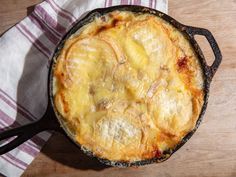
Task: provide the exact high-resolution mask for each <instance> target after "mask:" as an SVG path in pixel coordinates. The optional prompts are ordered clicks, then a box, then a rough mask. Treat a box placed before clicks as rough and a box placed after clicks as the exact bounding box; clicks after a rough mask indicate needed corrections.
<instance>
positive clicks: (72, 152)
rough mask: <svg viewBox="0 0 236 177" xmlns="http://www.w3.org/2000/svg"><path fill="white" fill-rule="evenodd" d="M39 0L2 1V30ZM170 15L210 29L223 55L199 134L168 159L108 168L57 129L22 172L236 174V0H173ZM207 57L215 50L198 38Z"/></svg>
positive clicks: (151, 176)
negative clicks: (127, 166) (83, 151)
mask: <svg viewBox="0 0 236 177" xmlns="http://www.w3.org/2000/svg"><path fill="white" fill-rule="evenodd" d="M38 2H40V0H33V1H32V0H21V1H19V0H0V4H1V5H0V33H2V32H3V31H5V30H6V29H7V28H9V27H10V26H12V25H14V24H15V23H16V22H18V21H19V20H21V19H22V18H23V17H24V16H25V15H26V14H27V7H30V6H32V5H34V4H36V3H38ZM169 14H170V15H171V16H172V17H174V18H175V19H177V20H179V21H180V22H182V23H184V24H187V25H191V26H198V27H203V28H207V29H209V30H210V31H211V32H212V33H213V35H214V37H215V38H216V40H217V42H218V44H219V46H220V48H221V50H222V54H223V62H222V64H221V66H220V68H219V70H218V71H217V73H216V75H215V77H214V79H213V82H212V84H211V91H210V98H209V104H208V109H207V111H206V114H205V116H204V120H203V122H202V124H201V125H200V127H199V129H198V130H197V132H196V133H195V134H194V136H193V137H192V138H191V139H190V140H189V141H188V142H187V143H186V145H185V146H183V147H182V148H181V149H180V150H179V151H178V152H177V153H175V154H174V155H173V156H172V157H171V158H170V159H169V160H168V161H166V162H164V163H161V164H153V165H148V166H144V167H139V168H125V169H118V168H112V167H110V168H107V167H104V166H103V165H101V164H100V163H99V162H97V161H96V160H94V159H91V158H89V157H87V156H85V155H84V154H83V153H81V151H79V150H78V148H76V147H75V146H74V145H73V144H72V143H71V142H69V141H68V139H67V138H66V137H64V136H63V135H61V134H58V133H56V134H55V135H54V136H53V137H52V138H51V139H50V140H49V141H48V143H47V144H46V145H45V146H44V148H43V150H42V152H41V153H40V154H39V155H38V156H37V158H36V159H35V160H34V161H33V163H32V164H31V165H30V166H29V168H28V169H27V170H26V171H25V173H24V174H23V176H24V177H30V176H63V177H64V176H70V177H71V176H83V177H87V176H88V177H107V176H110V177H124V176H125V177H128V176H130V177H144V176H145V177H146V176H148V177H157V176H164V177H172V176H173V177H185V176H186V177H187V176H188V177H198V176H201V177H212V176H214V177H222V176H224V177H226V176H227V177H229V176H231V177H235V176H236V59H235V57H236V47H235V46H236V1H235V0H228V1H221V0H185V1H182V0H169ZM197 39H198V40H199V42H200V45H201V48H202V49H204V54H205V56H206V57H207V58H208V59H209V62H211V61H212V52H211V50H210V48H209V45H208V44H207V43H206V42H205V40H203V38H197Z"/></svg>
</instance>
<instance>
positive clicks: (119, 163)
mask: <svg viewBox="0 0 236 177" xmlns="http://www.w3.org/2000/svg"><path fill="white" fill-rule="evenodd" d="M116 10H118V11H130V12H134V13H141V14H143V13H148V14H152V15H156V16H158V17H160V18H162V19H164V20H165V21H167V22H169V23H170V24H172V25H173V26H174V27H175V28H177V29H178V30H179V31H180V32H182V33H183V34H184V35H185V36H186V37H187V39H188V40H189V41H190V43H191V45H192V47H193V49H194V51H195V53H196V54H197V56H198V58H199V62H200V65H201V68H202V71H203V77H204V94H205V95H204V103H203V106H202V110H201V113H200V115H199V117H198V120H197V122H196V125H195V127H194V129H193V130H192V131H190V132H189V133H188V134H187V135H185V137H184V138H183V139H182V140H181V142H180V143H179V144H177V145H176V147H175V148H174V149H170V150H168V151H166V152H164V154H163V156H162V157H159V158H158V157H154V158H151V159H146V160H139V161H133V162H126V161H111V160H108V159H104V158H100V157H98V156H96V155H95V154H93V152H91V151H90V150H87V149H86V148H85V147H83V146H82V145H80V144H79V143H78V142H77V141H76V140H75V138H74V137H73V135H72V134H71V133H70V131H69V130H68V129H67V127H66V125H65V124H64V122H63V121H62V120H63V117H62V116H61V115H60V113H59V112H58V111H57V109H56V108H55V105H54V101H53V71H54V67H55V64H56V60H57V57H58V55H59V54H60V51H61V49H62V48H63V46H64V44H65V41H66V40H67V39H68V38H69V37H70V36H71V35H72V34H74V33H75V32H76V31H77V30H78V29H80V28H81V27H83V26H84V25H86V24H88V23H89V22H92V21H93V20H94V18H95V17H99V16H102V15H105V14H107V13H109V12H112V11H116ZM189 27H190V26H186V25H183V24H182V23H180V22H178V21H176V20H175V19H174V18H172V17H170V16H168V15H166V14H165V13H163V12H160V11H158V10H155V9H151V8H148V7H144V6H136V5H119V6H111V7H107V8H98V9H94V10H92V11H90V12H89V13H88V14H87V15H86V16H85V17H84V18H82V19H81V20H79V21H78V22H76V24H75V25H74V26H73V27H72V28H71V29H70V30H69V31H68V32H67V33H66V34H65V35H64V37H63V38H62V40H61V41H60V43H59V44H58V45H57V47H56V49H55V52H54V54H53V57H52V60H51V63H50V67H49V75H48V77H49V78H48V96H49V100H50V101H49V104H50V105H51V107H52V109H53V111H54V113H55V115H56V116H55V117H56V119H57V120H58V122H59V123H60V126H61V127H62V129H63V131H64V133H65V134H66V135H67V137H68V138H69V139H70V140H71V141H72V142H73V143H75V144H76V145H77V146H78V147H79V148H80V149H81V150H82V151H83V152H84V153H85V154H87V155H88V156H92V157H93V158H94V157H95V158H96V159H98V160H99V161H100V162H101V163H103V164H106V165H109V166H116V167H130V166H142V165H147V164H152V163H159V162H163V161H165V160H167V159H168V158H170V156H171V155H173V153H175V152H176V151H177V150H178V149H179V148H181V147H182V146H183V145H184V144H185V143H186V142H187V141H188V140H189V139H190V138H191V137H192V135H193V134H194V133H195V131H196V130H197V128H198V127H199V125H200V123H201V121H202V119H203V115H204V113H205V110H206V107H207V103H208V97H209V87H210V82H211V79H212V77H213V76H212V75H211V74H210V71H209V67H208V66H207V64H206V62H205V58H204V55H203V53H202V51H201V49H200V47H199V45H198V44H197V42H196V41H195V39H194V38H193V36H192V35H190V34H189V33H188V31H187V29H188V28H189Z"/></svg>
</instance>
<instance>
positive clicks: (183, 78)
mask: <svg viewBox="0 0 236 177" xmlns="http://www.w3.org/2000/svg"><path fill="white" fill-rule="evenodd" d="M54 80H55V85H54V90H55V91H54V92H55V95H54V102H55V105H56V108H57V109H58V111H59V112H60V114H61V115H62V116H63V117H64V120H63V121H65V122H66V123H67V125H68V127H69V128H70V130H71V131H72V132H73V133H74V134H75V136H76V140H77V141H78V143H80V144H81V145H82V146H84V147H86V148H87V149H89V150H91V151H92V152H93V153H94V154H95V155H97V156H99V157H102V158H107V159H109V160H124V161H136V160H143V159H149V158H152V157H160V156H161V155H162V153H163V151H165V150H167V149H169V148H173V147H175V146H176V145H177V144H178V143H179V141H181V139H182V138H183V137H184V136H185V135H186V134H187V133H188V132H189V131H191V130H192V129H193V128H194V127H195V124H196V121H197V118H198V117H199V114H200V111H201V108H202V105H203V97H204V92H203V78H202V70H201V67H200V64H199V62H198V58H197V56H196V55H195V53H194V51H193V49H192V47H191V45H190V44H189V42H188V41H187V39H185V37H184V36H183V35H182V34H181V33H180V32H179V31H178V30H176V29H175V28H174V27H173V26H171V25H170V24H169V23H167V22H165V21H164V20H162V19H160V18H158V17H155V16H152V15H138V14H133V13H130V12H118V11H116V12H112V13H110V14H108V15H106V16H104V17H101V18H97V19H95V20H94V21H93V22H91V23H90V24H88V25H86V26H85V27H83V28H82V29H81V30H80V31H78V32H77V33H76V34H75V35H73V36H72V37H71V38H70V39H68V40H67V42H66V44H65V46H64V48H63V50H62V52H61V54H60V56H59V57H58V60H57V64H56V68H55V71H54Z"/></svg>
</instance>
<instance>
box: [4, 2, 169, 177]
mask: <svg viewBox="0 0 236 177" xmlns="http://www.w3.org/2000/svg"><path fill="white" fill-rule="evenodd" d="M120 4H135V5H142V6H148V7H152V8H156V9H159V10H161V11H163V12H165V13H167V0H99V1H98V0H89V1H86V0H46V1H44V2H42V3H41V4H38V5H36V6H35V9H34V11H33V12H32V13H31V14H30V15H29V16H28V17H26V18H25V19H24V20H22V21H21V22H19V23H18V24H17V25H15V26H14V27H12V28H11V29H10V30H9V31H7V32H6V33H5V34H4V35H2V36H1V38H0V56H1V57H0V132H2V131H4V130H6V129H8V128H9V127H10V128H13V127H18V126H21V125H24V124H27V123H29V122H32V121H35V120H37V119H39V118H40V117H41V116H42V115H43V113H44V112H45V110H46V106H47V93H46V92H47V75H48V63H49V61H50V59H51V57H52V54H53V51H54V49H55V47H56V45H57V44H58V42H59V41H60V39H61V38H62V37H63V35H64V34H65V33H66V31H68V30H69V29H70V27H71V26H72V25H73V24H74V23H75V22H76V20H77V19H78V18H79V17H80V16H81V15H82V14H83V13H84V12H87V11H89V10H91V9H94V8H99V7H108V6H113V5H120ZM49 137H50V133H49V132H43V133H40V134H38V135H36V136H35V137H33V138H32V139H31V140H29V141H27V142H25V143H24V144H22V145H20V146H19V147H18V148H16V149H14V150H12V151H10V152H9V153H6V154H4V155H2V156H0V175H1V174H2V175H5V176H9V177H15V176H20V175H21V174H22V173H23V171H24V170H25V169H26V168H27V166H28V165H29V164H30V163H31V162H32V160H33V159H34V158H35V157H36V155H37V154H38V153H39V151H40V149H41V147H42V146H43V145H44V144H45V142H46V141H47V140H48V138H49Z"/></svg>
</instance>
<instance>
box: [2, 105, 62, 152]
mask: <svg viewBox="0 0 236 177" xmlns="http://www.w3.org/2000/svg"><path fill="white" fill-rule="evenodd" d="M45 130H56V131H59V130H61V128H60V125H59V123H58V121H57V120H56V118H55V115H54V113H53V110H52V108H51V107H49V106H48V108H47V111H46V112H45V114H44V115H43V117H42V118H41V119H40V120H38V121H36V122H33V123H30V124H27V125H24V126H21V127H17V128H13V129H10V130H6V131H3V132H1V133H0V141H2V140H5V139H8V138H11V137H15V136H16V138H14V139H13V140H12V141H10V142H8V143H6V144H5V143H4V145H2V146H1V145H0V155H2V154H4V153H7V152H8V151H11V150H12V149H14V148H16V147H17V146H19V145H20V144H22V143H24V142H25V141H27V140H29V139H30V138H32V137H33V136H34V135H36V134H38V133H39V132H42V131H45Z"/></svg>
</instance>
